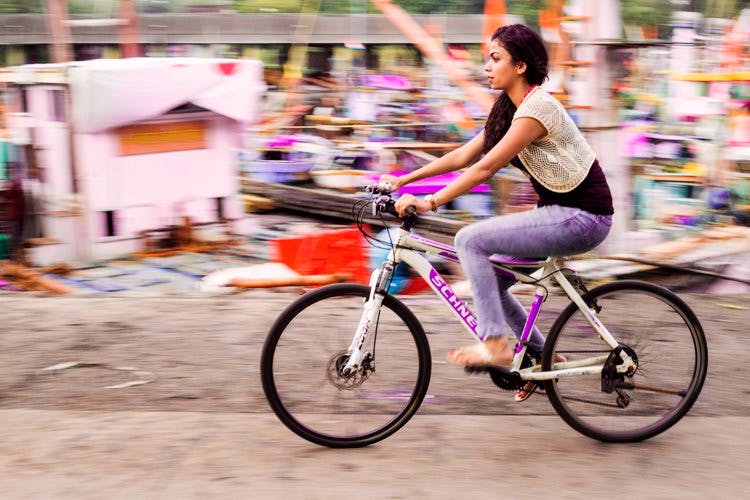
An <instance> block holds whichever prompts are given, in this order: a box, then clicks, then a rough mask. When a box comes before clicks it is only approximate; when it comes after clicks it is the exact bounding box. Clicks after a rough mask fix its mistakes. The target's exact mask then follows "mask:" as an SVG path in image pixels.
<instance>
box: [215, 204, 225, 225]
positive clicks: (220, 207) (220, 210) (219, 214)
mask: <svg viewBox="0 0 750 500" xmlns="http://www.w3.org/2000/svg"><path fill="white" fill-rule="evenodd" d="M214 200H215V201H216V220H218V221H220V220H222V219H224V198H214Z"/></svg>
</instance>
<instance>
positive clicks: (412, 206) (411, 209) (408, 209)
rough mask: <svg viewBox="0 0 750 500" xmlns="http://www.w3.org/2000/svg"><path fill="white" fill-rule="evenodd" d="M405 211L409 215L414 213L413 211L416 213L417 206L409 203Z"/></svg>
mask: <svg viewBox="0 0 750 500" xmlns="http://www.w3.org/2000/svg"><path fill="white" fill-rule="evenodd" d="M406 213H407V214H409V215H414V214H415V213H417V207H415V206H414V205H409V206H408V207H406Z"/></svg>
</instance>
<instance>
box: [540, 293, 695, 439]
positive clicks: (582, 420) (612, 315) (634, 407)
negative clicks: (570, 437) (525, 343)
mask: <svg viewBox="0 0 750 500" xmlns="http://www.w3.org/2000/svg"><path fill="white" fill-rule="evenodd" d="M590 293H591V297H592V298H593V299H595V300H596V302H597V303H598V305H599V306H600V307H601V312H600V313H599V314H597V318H598V319H599V321H600V322H601V323H602V324H603V325H604V326H605V327H606V328H607V330H608V331H609V332H610V333H611V334H612V336H613V337H614V338H615V339H616V340H617V342H618V343H619V344H620V346H621V348H622V350H623V351H624V352H625V353H626V354H627V355H628V356H629V357H630V358H631V359H632V360H634V361H635V365H636V368H635V370H634V371H632V373H623V374H615V373H614V370H615V369H616V368H617V366H618V365H619V364H621V361H620V360H621V355H620V354H619V352H615V353H613V352H612V349H610V347H609V346H608V345H607V344H605V343H604V342H603V341H602V340H601V339H600V338H599V336H598V334H597V332H596V331H595V330H594V328H593V327H592V326H591V324H590V323H589V322H588V321H587V319H586V318H585V317H584V315H583V313H581V311H580V310H579V309H578V308H577V307H576V306H575V304H570V305H569V306H568V307H567V308H566V309H564V310H563V312H562V313H561V314H560V316H559V318H558V319H557V321H556V322H555V324H554V325H553V326H552V329H551V331H550V334H549V337H548V338H547V341H546V343H545V348H544V355H543V360H542V367H543V369H544V370H545V371H547V370H550V369H551V368H552V360H553V359H554V358H553V357H554V356H555V354H561V355H563V356H565V357H566V358H567V361H569V362H571V361H576V360H581V359H584V358H596V357H598V358H599V359H600V360H601V359H602V358H604V359H607V358H608V359H609V361H610V364H609V368H608V369H607V370H606V373H605V376H602V374H601V373H598V374H596V375H576V376H561V377H559V378H557V379H553V380H550V381H547V382H545V387H546V391H547V396H548V398H549V400H550V402H551V403H552V406H553V407H554V408H555V410H556V411H557V413H558V414H559V415H560V416H561V417H562V418H563V420H565V422H567V423H568V424H569V425H570V426H571V427H573V428H574V429H576V430H577V431H579V432H581V433H582V434H585V435H586V436H589V437H591V438H594V439H598V440H600V441H606V442H633V441H641V440H643V439H647V438H650V437H652V436H655V435H656V434H659V433H661V432H663V431H665V430H667V429H668V428H670V427H671V426H672V425H674V424H675V423H676V422H677V421H678V420H680V419H681V418H682V417H683V416H684V415H685V414H686V413H687V412H688V410H690V407H691V406H692V405H693V403H694V402H695V400H696V399H697V398H698V395H699V394H700V391H701V388H702V387H703V381H704V380H705V378H706V371H707V369H708V348H707V345H706V338H705V335H704V333H703V328H702V327H701V324H700V322H699V321H698V318H697V317H696V316H695V314H694V313H693V311H692V310H691V309H690V307H688V305H687V304H686V303H685V302H683V301H682V300H681V299H680V298H679V297H677V296H676V295H675V294H674V293H672V292H670V291H669V290H667V289H666V288H663V287H660V286H657V285H654V284H651V283H646V282H642V281H618V282H614V283H608V284H606V285H602V286H599V287H597V288H594V289H593V290H591V292H590ZM592 364H593V363H592Z"/></svg>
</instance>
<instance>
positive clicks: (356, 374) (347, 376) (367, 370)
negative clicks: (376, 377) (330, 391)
mask: <svg viewBox="0 0 750 500" xmlns="http://www.w3.org/2000/svg"><path fill="white" fill-rule="evenodd" d="M347 361H349V353H348V352H347V351H346V350H343V351H339V352H337V353H336V354H334V355H333V356H331V359H329V360H328V364H327V366H326V377H327V378H328V381H329V382H330V383H331V385H333V386H334V387H336V388H337V389H339V390H342V391H351V390H354V389H356V388H357V387H359V386H361V385H362V384H363V383H364V381H365V380H367V379H368V378H370V375H372V372H374V371H375V365H374V363H373V358H372V354H371V353H367V354H366V355H365V357H364V358H363V359H362V365H361V366H360V367H359V368H357V369H356V370H351V371H350V372H349V373H344V368H345V367H346V363H347Z"/></svg>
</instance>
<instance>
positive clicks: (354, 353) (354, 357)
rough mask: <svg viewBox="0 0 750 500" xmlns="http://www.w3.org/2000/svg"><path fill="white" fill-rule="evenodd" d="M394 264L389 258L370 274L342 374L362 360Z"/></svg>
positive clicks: (375, 327)
mask: <svg viewBox="0 0 750 500" xmlns="http://www.w3.org/2000/svg"><path fill="white" fill-rule="evenodd" d="M394 268H395V266H394V264H393V262H391V261H390V260H388V261H386V262H384V263H383V265H382V266H381V267H380V269H376V270H374V271H373V272H372V274H371V275H370V293H369V295H368V297H367V300H366V301H365V303H364V306H363V308H362V316H361V317H360V319H359V324H358V325H357V330H356V331H355V332H354V338H353V339H352V343H351V344H350V345H349V349H348V350H347V353H348V354H349V359H348V360H347V362H346V364H345V365H344V367H343V368H342V372H343V373H344V374H348V373H352V372H353V371H356V370H358V369H359V368H360V367H361V366H362V360H363V359H364V358H365V356H366V353H365V351H364V346H365V344H366V343H367V338H368V336H369V334H370V332H371V330H373V329H375V330H377V326H378V318H379V316H380V307H381V306H382V304H383V299H384V298H385V294H386V293H387V289H388V283H389V282H390V280H391V276H392V275H393V270H394Z"/></svg>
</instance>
